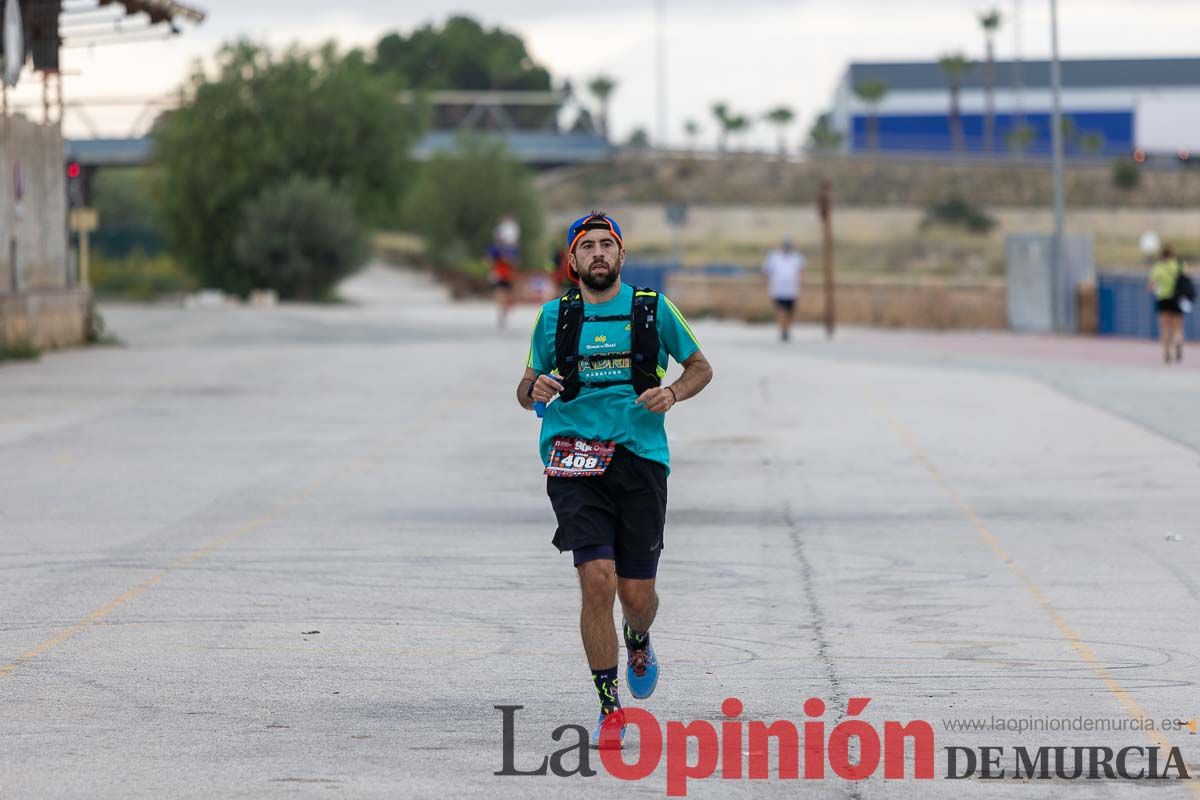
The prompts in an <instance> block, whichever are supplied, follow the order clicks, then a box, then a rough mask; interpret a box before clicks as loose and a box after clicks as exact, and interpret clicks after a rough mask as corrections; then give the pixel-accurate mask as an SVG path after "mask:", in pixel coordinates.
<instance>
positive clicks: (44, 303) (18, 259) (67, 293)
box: [0, 118, 88, 347]
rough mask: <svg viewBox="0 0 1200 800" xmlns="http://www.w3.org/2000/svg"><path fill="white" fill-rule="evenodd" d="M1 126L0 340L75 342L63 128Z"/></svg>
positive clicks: (79, 331)
mask: <svg viewBox="0 0 1200 800" xmlns="http://www.w3.org/2000/svg"><path fill="white" fill-rule="evenodd" d="M0 126H3V127H2V129H0V337H3V338H4V339H5V340H7V341H13V340H27V341H30V342H32V343H33V344H34V345H36V346H38V347H56V346H62V345H67V344H72V343H76V342H79V341H81V340H82V339H83V337H84V320H85V317H86V312H87V299H88V293H87V291H86V290H85V289H82V288H80V287H78V286H76V285H74V283H75V276H73V275H72V274H71V270H70V258H69V254H68V247H67V193H66V175H65V171H64V163H63V139H62V133H61V131H60V130H59V129H58V127H57V126H45V125H38V124H35V123H33V122H30V121H28V120H24V119H17V118H12V119H8V120H6V121H0Z"/></svg>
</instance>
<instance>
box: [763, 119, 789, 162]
mask: <svg viewBox="0 0 1200 800" xmlns="http://www.w3.org/2000/svg"><path fill="white" fill-rule="evenodd" d="M763 118H764V119H766V120H767V122H770V123H771V124H772V125H774V126H776V127H777V128H778V129H779V160H780V161H782V160H783V159H784V158H786V157H787V129H788V126H790V125H791V124H792V120H794V119H795V118H796V114H795V112H794V111H792V110H791V109H790V108H788V107H787V106H779V107H777V108H772V109H771V110H770V111H768V112H767V113H766V114H764V115H763Z"/></svg>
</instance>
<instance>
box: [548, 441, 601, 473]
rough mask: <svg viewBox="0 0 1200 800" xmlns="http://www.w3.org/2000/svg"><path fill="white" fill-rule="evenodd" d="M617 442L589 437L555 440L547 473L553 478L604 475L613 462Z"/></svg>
mask: <svg viewBox="0 0 1200 800" xmlns="http://www.w3.org/2000/svg"><path fill="white" fill-rule="evenodd" d="M616 449H617V444H616V442H593V441H588V440H587V439H568V438H565V437H562V438H558V439H555V440H554V445H553V446H552V447H551V448H550V463H549V464H548V465H547V466H546V475H548V476H550V477H551V478H593V477H596V476H598V475H603V474H604V471H605V470H606V469H608V465H609V464H611V463H612V458H613V452H614V451H615V450H616Z"/></svg>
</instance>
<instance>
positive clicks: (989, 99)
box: [979, 8, 1003, 153]
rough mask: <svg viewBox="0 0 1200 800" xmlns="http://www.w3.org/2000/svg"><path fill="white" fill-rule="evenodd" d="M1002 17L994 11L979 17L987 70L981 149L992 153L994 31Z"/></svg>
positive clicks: (993, 147) (994, 65) (994, 126)
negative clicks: (984, 41) (985, 46)
mask: <svg viewBox="0 0 1200 800" xmlns="http://www.w3.org/2000/svg"><path fill="white" fill-rule="evenodd" d="M1002 19H1003V17H1001V16H1000V12H999V11H998V10H996V9H994V8H993V9H992V10H991V11H989V12H987V13H986V14H980V15H979V24H980V25H982V26H983V37H984V39H985V40H986V42H987V68H986V70H985V72H984V75H983V80H984V114H983V147H984V149H985V150H986V151H987V152H989V153H990V152H992V150H994V149H995V146H996V31H998V30H999V29H1000V21H1001V20H1002Z"/></svg>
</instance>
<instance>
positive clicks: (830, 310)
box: [817, 178, 837, 339]
mask: <svg viewBox="0 0 1200 800" xmlns="http://www.w3.org/2000/svg"><path fill="white" fill-rule="evenodd" d="M817 213H818V214H819V215H820V217H821V236H822V247H821V254H822V256H823V261H824V262H825V264H824V266H825V338H826V339H832V338H833V331H834V328H835V327H836V326H837V317H836V314H835V311H834V300H835V298H834V293H833V219H832V217H833V191H832V187H831V185H830V183H829V179H828V178H822V179H821V188H820V190H818V192H817Z"/></svg>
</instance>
